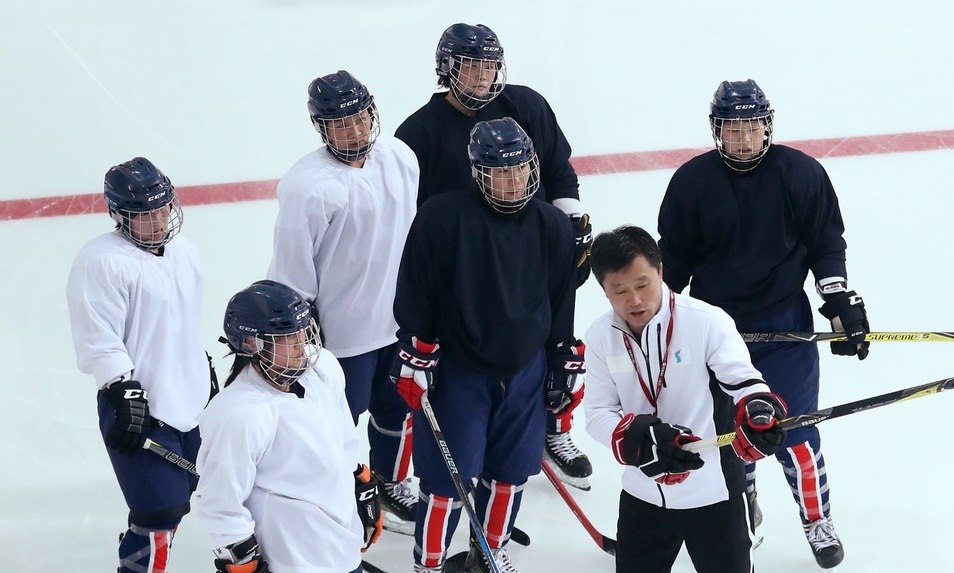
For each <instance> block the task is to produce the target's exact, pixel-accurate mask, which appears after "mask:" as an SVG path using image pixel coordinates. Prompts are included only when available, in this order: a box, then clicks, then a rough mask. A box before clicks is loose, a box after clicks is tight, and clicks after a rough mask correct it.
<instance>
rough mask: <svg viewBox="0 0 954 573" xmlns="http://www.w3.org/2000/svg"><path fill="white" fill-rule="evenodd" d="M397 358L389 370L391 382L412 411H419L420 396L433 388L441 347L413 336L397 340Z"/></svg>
mask: <svg viewBox="0 0 954 573" xmlns="http://www.w3.org/2000/svg"><path fill="white" fill-rule="evenodd" d="M397 347H398V350H397V356H396V357H395V359H394V366H393V368H392V369H391V382H394V384H395V385H397V391H398V394H400V395H401V397H402V398H404V401H405V402H407V405H408V406H409V407H410V408H411V409H412V410H420V409H421V396H422V395H423V394H424V392H425V391H427V390H430V389H431V388H432V387H433V386H434V369H435V368H437V361H438V360H439V359H440V349H441V346H440V344H438V343H437V342H425V341H423V340H421V339H420V338H418V337H416V336H414V337H412V338H411V339H410V341H407V340H403V339H402V340H398V344H397Z"/></svg>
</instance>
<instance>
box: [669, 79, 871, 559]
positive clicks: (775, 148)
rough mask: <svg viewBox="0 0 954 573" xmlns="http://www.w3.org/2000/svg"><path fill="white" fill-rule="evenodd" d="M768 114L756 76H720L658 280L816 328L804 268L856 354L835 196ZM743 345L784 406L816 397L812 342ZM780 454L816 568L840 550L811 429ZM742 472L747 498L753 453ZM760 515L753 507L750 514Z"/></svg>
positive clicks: (758, 328) (857, 306) (861, 311)
mask: <svg viewBox="0 0 954 573" xmlns="http://www.w3.org/2000/svg"><path fill="white" fill-rule="evenodd" d="M774 118H775V111H774V110H773V109H772V107H771V104H770V103H769V100H768V98H767V97H766V95H765V93H764V92H763V91H762V89H761V88H759V86H758V85H757V84H756V83H755V82H754V81H752V80H746V81H725V82H722V83H721V84H720V85H719V86H718V88H717V89H716V92H715V95H714V96H713V99H712V103H711V105H710V115H709V123H710V126H711V129H712V137H713V139H714V140H715V144H716V149H714V150H712V151H709V152H707V153H704V154H702V155H700V156H698V157H695V158H693V159H691V160H689V161H688V162H687V163H686V164H685V165H683V166H682V167H680V168H679V169H678V170H677V171H676V173H675V174H674V175H673V177H672V180H671V181H670V182H669V188H668V189H667V191H666V195H665V197H664V198H663V202H662V205H661V207H660V210H659V235H660V237H661V238H660V243H659V245H660V248H661V250H662V259H663V264H664V265H665V269H666V273H665V280H666V284H668V285H669V287H670V288H672V289H673V290H674V291H676V292H680V291H682V289H683V288H685V287H686V285H688V284H690V280H691V281H692V282H691V291H690V295H691V296H693V297H694V298H698V299H700V300H704V301H706V302H708V303H710V304H714V305H716V306H719V307H721V308H722V309H723V310H725V311H726V312H728V313H729V315H730V316H731V317H732V318H733V319H734V320H735V323H736V326H737V327H738V329H739V331H740V332H784V331H812V330H813V320H812V310H811V305H810V303H809V299H808V296H807V295H806V293H805V291H804V287H803V285H804V283H805V279H806V278H807V276H808V272H809V271H811V272H812V274H813V275H814V278H815V286H816V289H817V291H818V293H819V295H820V296H821V297H822V299H823V300H824V304H823V305H822V306H821V308H820V309H819V310H820V312H821V314H822V315H823V316H824V317H825V318H826V319H828V320H830V321H831V324H832V329H833V330H835V331H844V332H845V333H846V334H847V335H848V340H847V341H844V342H832V343H831V350H832V352H833V353H834V354H840V355H848V356H857V357H858V358H859V359H861V360H863V359H864V358H865V357H866V356H867V355H868V343H867V342H865V340H864V335H865V333H866V332H868V331H869V327H868V318H867V314H866V312H865V305H864V301H863V300H862V298H861V296H859V295H858V294H857V293H856V292H855V291H854V290H849V289H848V279H847V277H848V273H847V270H846V264H845V248H846V243H845V240H844V238H843V237H842V235H843V233H844V223H843V221H842V217H841V211H840V209H839V206H838V198H837V197H836V195H835V191H834V189H833V188H832V184H831V181H830V180H829V178H828V174H827V173H826V172H825V170H824V168H822V166H821V164H819V163H818V161H816V160H815V159H813V158H811V157H809V156H808V155H806V154H804V153H802V152H801V151H798V150H795V149H792V148H790V147H786V146H784V145H777V144H772V133H773V130H774ZM749 352H750V353H751V356H752V362H753V364H755V367H756V368H758V369H759V371H761V372H762V374H763V375H764V376H765V380H766V382H768V385H769V386H770V387H771V388H772V390H773V391H774V392H776V393H778V394H779V395H780V396H782V397H783V398H784V399H785V401H786V403H787V404H788V409H789V414H791V415H793V416H794V415H799V414H804V413H806V412H810V411H814V410H816V409H817V408H818V384H819V371H818V350H817V348H816V347H815V346H814V345H813V344H799V343H771V344H766V343H752V344H749ZM776 458H777V459H778V461H779V462H781V464H782V467H783V469H784V472H785V477H786V478H787V480H788V483H789V486H790V487H791V490H792V495H793V496H794V498H795V501H796V503H797V504H798V509H799V513H800V514H801V518H802V525H803V527H804V531H805V535H806V537H807V539H808V542H809V544H810V545H811V549H812V552H813V553H814V556H815V559H816V560H817V562H818V564H819V565H820V566H821V567H823V568H830V567H834V566H836V565H838V564H839V563H840V562H841V561H842V559H843V558H844V550H843V548H842V543H841V540H840V539H839V538H838V535H837V534H836V533H835V528H834V525H833V524H832V519H831V516H830V513H829V502H828V495H829V494H828V476H827V473H826V471H825V458H824V457H823V456H822V452H821V444H820V440H819V434H818V430H817V428H816V427H815V426H809V427H807V428H802V429H798V430H793V431H791V432H789V434H788V437H787V439H786V442H785V444H784V447H783V448H782V449H780V450H779V451H778V454H777V455H776ZM747 478H748V485H747V489H748V492H749V495H750V496H751V497H752V499H753V500H755V499H756V489H755V465H754V464H750V465H749V466H748V467H747ZM753 506H754V507H755V508H757V507H758V506H757V505H755V504H753ZM759 517H760V512H758V511H757V510H756V511H755V516H754V518H753V519H754V521H755V522H756V524H757V523H758V522H759V520H760V519H759Z"/></svg>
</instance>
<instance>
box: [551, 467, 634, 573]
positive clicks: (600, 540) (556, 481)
mask: <svg viewBox="0 0 954 573" xmlns="http://www.w3.org/2000/svg"><path fill="white" fill-rule="evenodd" d="M542 468H543V473H544V474H545V475H546V476H547V479H548V480H550V483H551V484H553V487H555V488H556V490H557V493H559V494H560V497H562V498H563V501H565V502H566V504H567V506H569V508H570V511H572V512H573V515H575V516H576V518H577V519H578V520H579V522H580V523H581V524H582V525H583V529H585V530H586V532H587V533H589V534H590V537H592V538H593V541H595V542H596V544H597V545H598V546H599V547H600V549H602V550H603V551H605V552H607V553H609V554H610V555H616V540H615V539H612V538H610V537H606V536H605V535H603V534H602V533H600V532H599V530H598V529H596V527H595V526H594V525H593V524H592V523H591V522H590V520H589V519H588V518H587V517H586V514H585V513H583V509H582V508H580V506H579V505H578V504H577V503H576V500H575V499H573V496H572V495H571V494H570V492H569V491H567V489H566V486H565V485H563V482H561V481H560V477H559V476H558V475H557V474H556V470H554V469H553V466H551V465H550V461H549V460H546V459H544V460H543V465H542Z"/></svg>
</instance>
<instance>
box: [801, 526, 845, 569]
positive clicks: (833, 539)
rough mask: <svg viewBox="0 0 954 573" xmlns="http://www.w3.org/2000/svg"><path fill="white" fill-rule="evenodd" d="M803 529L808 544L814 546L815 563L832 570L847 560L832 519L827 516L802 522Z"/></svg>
mask: <svg viewBox="0 0 954 573" xmlns="http://www.w3.org/2000/svg"><path fill="white" fill-rule="evenodd" d="M802 528H803V529H804V530H805V537H806V538H807V539H808V544H809V545H811V546H812V553H814V554H815V561H816V562H818V566H819V567H821V568H822V569H831V568H832V567H835V566H837V565H838V564H839V563H841V561H842V559H844V558H845V550H844V549H843V548H842V546H841V540H840V539H838V534H837V533H835V526H834V524H832V521H831V517H828V516H825V517H823V518H821V519H819V520H816V521H810V522H802Z"/></svg>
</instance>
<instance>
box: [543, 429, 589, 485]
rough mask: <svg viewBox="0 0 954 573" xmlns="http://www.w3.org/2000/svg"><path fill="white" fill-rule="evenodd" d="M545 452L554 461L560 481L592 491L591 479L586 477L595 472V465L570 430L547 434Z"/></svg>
mask: <svg viewBox="0 0 954 573" xmlns="http://www.w3.org/2000/svg"><path fill="white" fill-rule="evenodd" d="M544 453H545V454H546V456H547V458H549V459H550V461H551V462H553V468H554V469H555V470H556V471H557V475H559V476H560V481H562V482H563V483H565V484H567V485H571V486H573V487H575V488H578V489H582V490H583V491H590V480H588V479H586V478H588V477H590V476H591V475H592V474H593V465H592V464H590V459H589V458H588V457H586V454H584V453H583V452H581V451H580V450H579V448H577V447H576V445H575V444H574V443H573V440H572V439H571V438H570V433H569V432H562V433H560V434H547V438H546V447H545V448H544Z"/></svg>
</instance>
